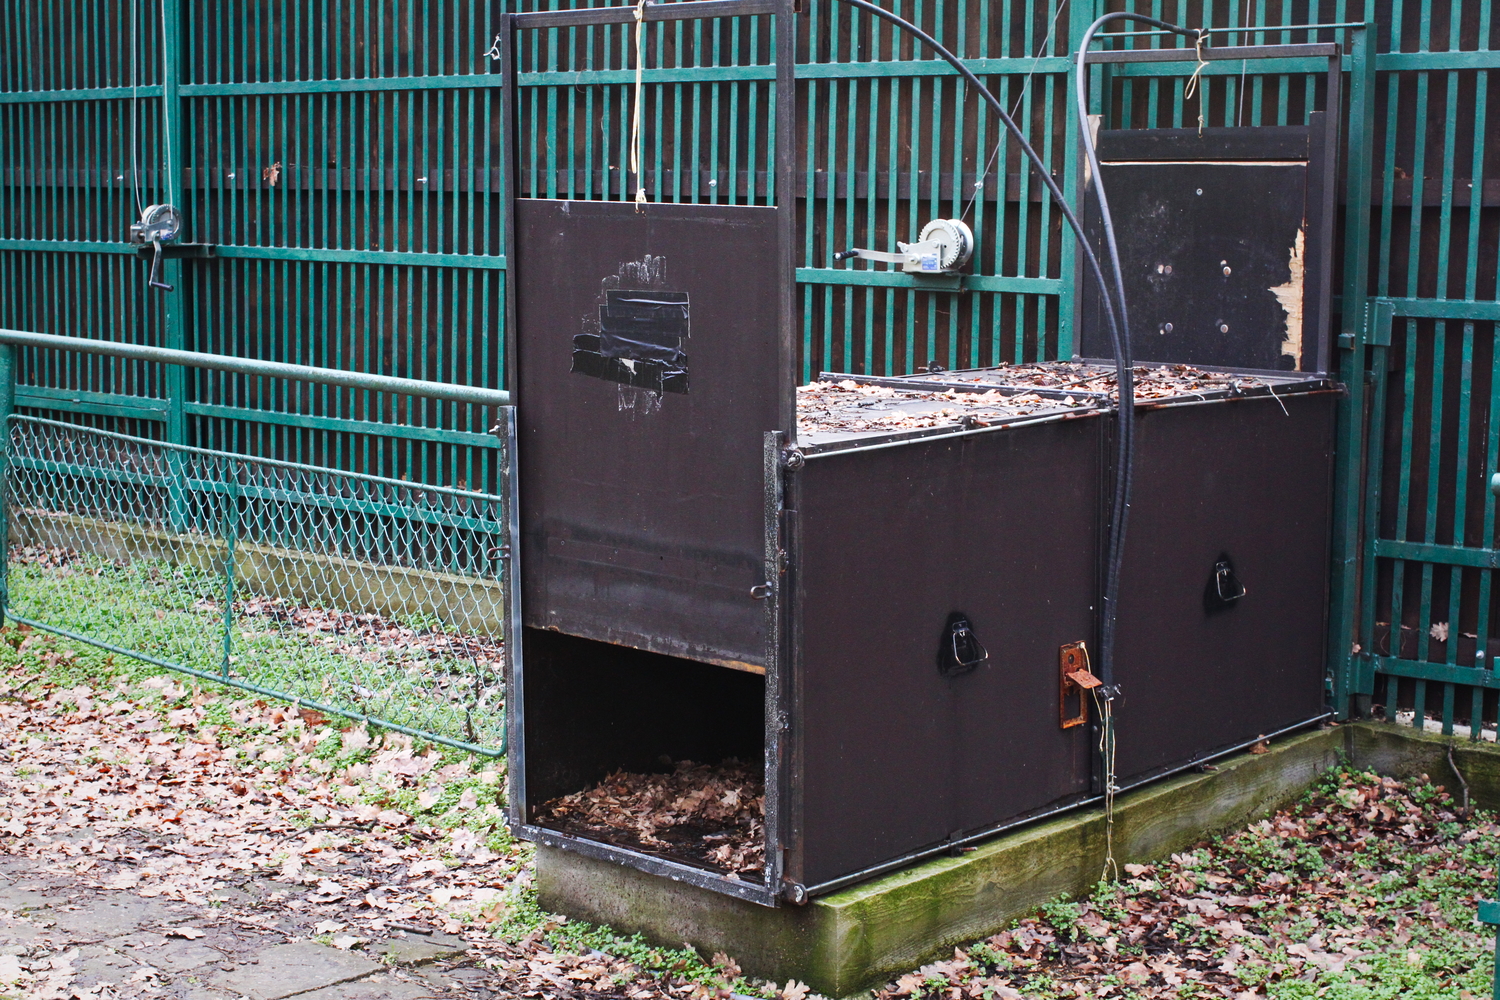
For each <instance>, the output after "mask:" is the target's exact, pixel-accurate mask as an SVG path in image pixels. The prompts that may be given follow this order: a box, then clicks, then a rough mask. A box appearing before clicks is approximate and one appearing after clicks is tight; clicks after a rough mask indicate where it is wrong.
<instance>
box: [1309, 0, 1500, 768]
mask: <svg viewBox="0 0 1500 1000" xmlns="http://www.w3.org/2000/svg"><path fill="white" fill-rule="evenodd" d="M1365 16H1366V17H1369V18H1371V19H1372V20H1375V21H1377V22H1378V23H1379V40H1380V41H1379V48H1380V51H1379V53H1378V54H1377V55H1376V58H1375V61H1374V66H1373V67H1372V68H1371V71H1370V74H1369V89H1370V91H1371V93H1372V95H1373V97H1372V101H1371V107H1370V109H1369V115H1370V118H1371V120H1372V123H1373V124H1374V125H1375V133H1376V134H1375V136H1374V142H1373V143H1372V155H1371V158H1370V166H1369V169H1368V171H1367V178H1368V180H1367V183H1365V184H1362V185H1361V187H1360V189H1359V193H1360V194H1361V195H1362V196H1363V197H1365V198H1367V200H1365V201H1362V202H1361V203H1360V204H1359V206H1358V208H1359V210H1360V212H1361V214H1362V219H1363V221H1362V222H1361V224H1360V229H1361V231H1362V233H1363V235H1364V258H1363V259H1362V261H1361V263H1362V265H1363V266H1362V267H1360V268H1359V269H1358V271H1357V279H1358V280H1356V281H1354V282H1350V281H1348V280H1346V285H1345V298H1346V301H1345V303H1344V306H1345V323H1344V327H1345V334H1346V336H1345V342H1346V347H1348V348H1349V354H1350V356H1351V357H1353V358H1357V359H1358V362H1359V363H1358V365H1357V367H1356V368H1352V369H1351V373H1350V374H1351V379H1357V380H1358V382H1360V383H1361V384H1362V386H1367V387H1368V394H1369V398H1368V405H1367V407H1366V412H1367V414H1368V415H1367V417H1366V418H1365V423H1366V427H1365V429H1364V437H1363V441H1362V442H1357V439H1356V440H1354V441H1351V444H1355V443H1356V442H1357V444H1358V446H1355V447H1350V448H1349V449H1347V450H1346V453H1345V456H1344V461H1345V465H1346V467H1347V468H1348V469H1349V470H1350V472H1349V480H1350V482H1351V483H1359V484H1362V485H1363V487H1364V488H1363V490H1355V491H1354V495H1355V497H1356V498H1357V500H1356V501H1355V502H1353V503H1351V505H1350V509H1351V512H1353V511H1355V510H1357V516H1358V518H1359V522H1358V532H1357V533H1358V537H1359V551H1358V558H1357V560H1352V561H1353V562H1357V565H1358V574H1359V577H1358V580H1357V582H1356V583H1355V585H1354V586H1353V587H1352V588H1351V589H1350V592H1349V593H1348V594H1347V595H1346V599H1345V606H1346V608H1347V609H1348V610H1349V611H1350V612H1352V614H1351V618H1352V619H1353V620H1352V621H1351V623H1350V624H1351V627H1350V629H1349V631H1348V632H1347V633H1345V634H1343V635H1342V636H1336V637H1335V639H1336V642H1337V641H1338V640H1339V639H1342V646H1341V648H1340V647H1339V646H1336V647H1335V663H1336V665H1341V666H1343V667H1344V672H1345V675H1346V676H1347V677H1348V678H1349V688H1350V693H1351V694H1352V695H1353V696H1354V704H1353V706H1352V707H1353V709H1354V710H1355V711H1368V710H1370V709H1371V707H1372V706H1373V709H1374V711H1375V712H1377V713H1383V714H1384V716H1385V717H1386V718H1388V719H1390V720H1392V721H1401V722H1402V723H1404V724H1409V725H1411V726H1414V727H1417V728H1428V729H1435V730H1438V731H1441V732H1442V733H1444V734H1447V735H1450V736H1452V735H1455V734H1463V733H1464V732H1465V731H1467V736H1468V737H1469V738H1470V739H1475V740H1477V739H1481V738H1488V739H1493V738H1494V728H1495V719H1496V705H1497V700H1500V670H1497V667H1496V664H1495V657H1496V655H1497V654H1500V646H1497V645H1496V643H1495V638H1496V636H1495V631H1496V622H1497V611H1500V608H1497V601H1500V592H1497V588H1496V587H1495V585H1494V584H1495V580H1494V572H1495V570H1496V569H1497V568H1500V546H1497V544H1496V537H1495V532H1496V523H1495V505H1496V498H1495V496H1494V495H1493V494H1492V492H1491V490H1490V489H1489V485H1490V480H1491V478H1492V476H1493V475H1494V474H1495V473H1496V472H1500V407H1497V404H1500V377H1497V375H1500V355H1497V353H1496V350H1495V347H1496V344H1495V329H1496V321H1497V320H1500V304H1497V302H1496V301H1495V300H1496V297H1497V285H1496V249H1497V246H1500V169H1497V158H1500V108H1497V107H1496V106H1495V102H1494V101H1493V99H1492V96H1493V95H1492V93H1491V92H1492V91H1493V88H1494V84H1495V82H1496V81H1495V79H1494V78H1493V77H1492V73H1493V71H1494V70H1496V69H1500V21H1497V19H1496V18H1495V16H1494V14H1493V12H1492V9H1491V5H1490V4H1488V3H1481V2H1474V0H1465V2H1461V3H1454V4H1451V5H1449V4H1420V5H1407V6H1400V5H1396V6H1390V5H1384V4H1379V5H1372V6H1371V7H1370V8H1369V9H1368V10H1367V11H1366V12H1365ZM1352 183H1353V182H1352V180H1351V184H1352ZM1355 207H1356V206H1355V203H1354V201H1353V199H1352V197H1351V202H1350V212H1351V214H1352V213H1353V212H1354V211H1355ZM1351 221H1355V220H1351ZM1359 285H1363V287H1361V288H1358V289H1357V290H1358V291H1359V292H1361V293H1363V294H1365V295H1367V296H1368V298H1367V299H1366V301H1364V302H1363V303H1353V304H1351V303H1350V302H1349V301H1347V300H1348V299H1349V297H1350V294H1351V291H1352V290H1354V289H1355V286H1359ZM1360 376H1362V377H1360ZM1359 504H1362V505H1359ZM1356 609H1357V611H1356Z"/></svg>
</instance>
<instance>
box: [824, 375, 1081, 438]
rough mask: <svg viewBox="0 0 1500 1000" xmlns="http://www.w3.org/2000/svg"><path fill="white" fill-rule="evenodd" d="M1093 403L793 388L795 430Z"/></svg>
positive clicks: (890, 428) (998, 419) (1014, 414)
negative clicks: (795, 418) (795, 398)
mask: <svg viewBox="0 0 1500 1000" xmlns="http://www.w3.org/2000/svg"><path fill="white" fill-rule="evenodd" d="M1090 406H1097V401H1096V400H1093V399H1090V398H1089V397H1087V396H1083V395H1080V396H1079V397H1078V398H1076V399H1075V398H1073V397H1066V398H1064V399H1043V398H1042V397H1041V396H1038V395H1036V394H1035V393H1023V394H1021V395H1004V394H1002V393H1001V392H1000V391H999V390H992V391H989V392H970V391H968V390H963V389H950V390H939V391H929V390H923V389H920V388H918V387H916V386H913V387H912V388H910V389H905V388H903V389H896V388H892V387H890V386H884V385H869V384H866V383H863V382H857V381H855V380H854V379H844V380H843V381H840V382H812V383H810V384H808V385H803V386H798V387H797V431H798V433H800V434H819V433H873V432H877V431H884V432H888V433H889V432H896V431H910V430H923V429H926V428H931V427H944V426H948V425H959V426H963V427H989V426H992V425H994V424H1002V423H1005V422H1007V421H1011V420H1017V419H1020V418H1021V417H1028V416H1034V415H1037V414H1042V413H1051V412H1056V413H1063V412H1066V411H1068V410H1075V409H1087V408H1088V407H1090Z"/></svg>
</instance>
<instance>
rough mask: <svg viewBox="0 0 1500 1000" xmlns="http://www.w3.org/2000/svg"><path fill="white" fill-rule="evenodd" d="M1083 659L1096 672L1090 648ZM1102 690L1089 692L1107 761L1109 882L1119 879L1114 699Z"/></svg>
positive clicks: (1105, 877)
mask: <svg viewBox="0 0 1500 1000" xmlns="http://www.w3.org/2000/svg"><path fill="white" fill-rule="evenodd" d="M1083 657H1084V664H1085V666H1086V667H1087V668H1088V671H1089V673H1093V664H1092V663H1090V662H1089V651H1088V647H1087V646H1085V647H1084V650H1083ZM1100 690H1101V689H1100V688H1097V687H1096V688H1094V689H1093V691H1092V692H1090V693H1091V694H1092V695H1093V696H1094V707H1095V708H1096V709H1098V711H1099V721H1100V723H1101V725H1100V727H1099V754H1100V756H1101V757H1103V758H1104V870H1103V871H1101V872H1100V873H1099V880H1100V881H1101V882H1108V881H1110V880H1111V879H1118V878H1119V877H1120V866H1119V865H1118V864H1116V863H1115V791H1116V784H1115V714H1114V705H1115V700H1114V697H1113V695H1105V696H1104V697H1102V698H1101V697H1100V696H1099V691H1100Z"/></svg>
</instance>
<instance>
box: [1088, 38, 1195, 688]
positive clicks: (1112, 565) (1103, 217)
mask: <svg viewBox="0 0 1500 1000" xmlns="http://www.w3.org/2000/svg"><path fill="white" fill-rule="evenodd" d="M1117 20H1124V21H1139V22H1140V23H1142V24H1149V25H1152V26H1153V27H1157V28H1163V29H1165V30H1167V31H1171V32H1174V33H1176V34H1179V35H1182V36H1184V37H1187V38H1191V39H1193V40H1194V41H1195V42H1199V43H1201V42H1202V41H1203V40H1204V39H1205V38H1207V37H1208V32H1207V31H1206V30H1204V29H1202V28H1197V29H1193V28H1183V27H1180V26H1178V25H1175V24H1170V23H1168V22H1166V21H1162V20H1159V19H1157V18H1154V17H1150V16H1148V15H1145V14H1131V13H1128V12H1124V11H1121V12H1118V13H1113V14H1105V15H1104V16H1102V17H1100V18H1099V19H1098V20H1096V21H1095V22H1094V23H1093V24H1091V25H1089V27H1088V30H1087V31H1085V32H1084V33H1083V39H1082V41H1080V42H1079V45H1078V56H1077V67H1076V73H1077V86H1076V87H1075V88H1074V112H1075V114H1076V116H1077V119H1078V133H1079V141H1081V142H1082V143H1083V149H1084V153H1085V155H1086V156H1087V158H1088V167H1089V176H1090V178H1092V180H1093V184H1094V195H1095V197H1096V198H1097V199H1098V202H1099V220H1100V223H1101V225H1102V228H1103V229H1104V241H1105V247H1106V248H1107V250H1108V251H1109V262H1110V269H1111V270H1112V271H1113V272H1114V279H1115V296H1114V297H1115V300H1116V302H1117V304H1118V306H1119V310H1120V316H1119V321H1120V327H1121V329H1123V330H1124V331H1125V336H1124V337H1123V338H1119V339H1116V341H1115V369H1116V371H1117V372H1118V375H1117V378H1116V383H1117V385H1116V388H1117V389H1118V390H1119V397H1120V401H1119V407H1118V411H1119V417H1118V422H1117V429H1116V434H1115V437H1116V440H1115V483H1114V486H1115V489H1114V504H1113V507H1112V514H1113V516H1112V517H1111V518H1110V524H1109V541H1108V547H1107V551H1106V555H1105V571H1104V572H1105V576H1104V597H1103V601H1104V607H1103V615H1102V616H1101V621H1100V625H1099V679H1100V680H1101V681H1103V682H1104V688H1103V693H1104V696H1105V697H1106V698H1113V697H1114V695H1115V694H1116V693H1117V690H1118V689H1117V688H1116V686H1115V682H1114V674H1115V630H1116V623H1117V621H1118V619H1119V601H1120V564H1121V562H1122V561H1123V559H1124V555H1125V529H1126V525H1127V523H1128V522H1129V520H1130V488H1131V484H1132V480H1133V479H1134V471H1135V470H1134V466H1135V359H1134V358H1133V357H1132V355H1131V350H1130V311H1129V308H1128V307H1127V304H1126V301H1125V277H1124V274H1123V271H1122V269H1121V267H1120V249H1119V246H1118V244H1117V243H1116V241H1115V224H1114V217H1113V216H1112V215H1111V214H1110V211H1109V198H1108V196H1107V195H1106V194H1105V191H1104V177H1103V176H1102V173H1101V170H1100V165H1099V153H1098V150H1096V149H1095V148H1094V135H1093V130H1092V129H1090V128H1089V115H1088V60H1087V59H1086V58H1085V56H1086V54H1087V53H1088V50H1089V45H1090V44H1091V43H1092V42H1093V40H1094V34H1095V33H1096V32H1097V31H1098V30H1099V28H1100V27H1101V26H1103V25H1104V24H1106V23H1108V22H1110V21H1117ZM1079 239H1080V240H1082V239H1083V237H1082V236H1079ZM1099 280H1100V283H1101V284H1102V283H1103V280H1104V279H1103V278H1100V279H1099Z"/></svg>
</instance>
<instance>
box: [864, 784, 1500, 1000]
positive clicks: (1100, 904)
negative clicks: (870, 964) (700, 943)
mask: <svg viewBox="0 0 1500 1000" xmlns="http://www.w3.org/2000/svg"><path fill="white" fill-rule="evenodd" d="M1425 778H1426V776H1425V775H1424V776H1423V779H1424V780H1423V781H1421V782H1417V783H1412V784H1405V783H1402V782H1399V781H1396V780H1394V779H1392V778H1381V777H1377V776H1375V775H1371V774H1365V773H1359V772H1355V771H1349V770H1340V771H1335V772H1331V773H1330V775H1329V776H1328V777H1327V778H1326V779H1325V781H1324V782H1323V784H1322V785H1321V787H1320V788H1319V789H1318V790H1317V791H1315V792H1314V793H1312V794H1311V795H1309V796H1308V797H1307V798H1306V799H1305V800H1304V801H1303V802H1302V803H1300V804H1299V805H1298V806H1296V807H1295V808H1292V809H1290V810H1287V811H1284V812H1281V813H1278V814H1276V815H1275V816H1273V817H1271V818H1269V819H1266V820H1262V821H1260V822H1258V823H1255V824H1252V825H1251V826H1250V827H1249V828H1248V829H1246V830H1244V831H1242V832H1240V833H1237V834H1235V835H1233V836H1230V837H1226V838H1223V839H1219V840H1214V841H1211V842H1206V843H1204V844H1201V845H1199V846H1198V847H1197V848H1196V849H1194V850H1191V851H1187V852H1184V853H1182V854H1176V855H1173V856H1172V858H1171V860H1170V861H1168V862H1166V863H1163V864H1158V865H1125V866H1124V867H1125V871H1124V873H1123V875H1124V877H1123V879H1122V880H1121V881H1118V882H1110V883H1106V882H1101V883H1100V884H1099V886H1098V887H1097V889H1096V891H1095V892H1094V894H1093V896H1092V897H1091V898H1089V899H1087V900H1084V901H1081V902H1077V903H1070V902H1066V901H1064V900H1057V901H1055V902H1053V903H1051V904H1049V905H1047V906H1045V907H1043V908H1042V910H1041V912H1039V913H1038V914H1037V915H1035V916H1033V917H1030V918H1027V919H1024V920H1021V921H1019V922H1018V923H1017V924H1016V925H1015V926H1013V927H1012V928H1011V929H1009V930H1006V931H1004V932H1002V933H1000V934H997V935H995V936H993V937H990V938H988V939H987V940H985V941H982V942H979V943H977V944H975V945H972V946H970V947H968V948H960V949H958V950H956V951H955V952H954V955H953V958H952V959H951V960H947V961H942V962H936V963H934V964H932V965H928V966H924V967H923V968H922V969H920V970H919V971H917V972H914V973H912V974H910V975H906V976H902V977H900V978H899V979H898V980H897V981H896V982H894V983H891V984H889V985H888V986H887V988H885V989H884V990H881V991H879V993H878V996H879V998H880V1000H891V998H897V997H915V996H925V997H933V998H938V997H943V998H961V997H982V998H1001V1000H1014V998H1019V997H1072V996H1077V997H1091V998H1093V997H1098V998H1104V997H1141V998H1166V997H1172V998H1182V997H1202V998H1218V997H1223V998H1230V1000H1250V998H1253V997H1269V998H1275V1000H1314V998H1324V1000H1384V998H1391V1000H1396V998H1422V1000H1436V998H1440V997H1441V998H1451V1000H1478V998H1480V997H1487V996H1488V995H1489V992H1490V981H1489V968H1490V964H1491V962H1492V961H1493V959H1492V954H1493V942H1494V931H1493V930H1491V929H1487V928H1485V927H1483V926H1482V925H1480V924H1478V923H1477V921H1476V911H1477V905H1478V904H1477V901H1478V900H1479V899H1481V898H1493V897H1494V894H1495V889H1496V886H1495V879H1496V856H1497V850H1500V842H1497V834H1500V827H1497V826H1496V823H1495V817H1494V816H1492V815H1488V814H1484V813H1473V814H1470V813H1468V812H1467V811H1466V810H1462V809H1460V808H1458V807H1457V806H1456V804H1455V803H1454V801H1453V799H1452V798H1451V797H1450V796H1449V795H1448V794H1447V793H1446V792H1445V791H1443V790H1442V789H1441V788H1435V787H1433V786H1431V785H1429V784H1427V783H1426V780H1425Z"/></svg>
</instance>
